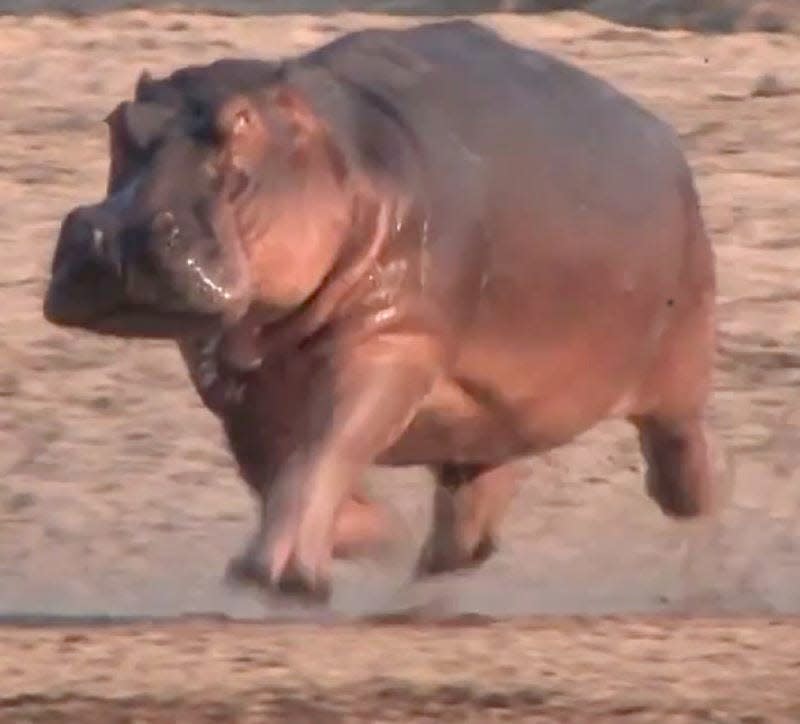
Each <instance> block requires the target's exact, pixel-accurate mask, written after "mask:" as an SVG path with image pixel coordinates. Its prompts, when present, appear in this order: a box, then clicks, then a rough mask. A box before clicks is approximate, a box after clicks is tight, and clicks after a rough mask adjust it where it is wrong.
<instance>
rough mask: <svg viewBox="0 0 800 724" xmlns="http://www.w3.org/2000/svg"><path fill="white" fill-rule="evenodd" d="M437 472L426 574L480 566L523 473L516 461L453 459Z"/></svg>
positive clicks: (423, 561) (422, 566)
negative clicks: (481, 462) (463, 461)
mask: <svg viewBox="0 0 800 724" xmlns="http://www.w3.org/2000/svg"><path fill="white" fill-rule="evenodd" d="M435 473H436V476H437V483H438V484H437V486H436V491H435V496H434V505H433V525H432V528H431V531H430V533H429V535H428V539H427V541H426V543H425V545H424V546H423V549H422V553H421V555H420V559H419V562H418V564H417V574H418V575H420V576H424V575H432V574H436V573H444V572H447V571H454V570H458V569H460V568H469V567H472V566H477V565H480V564H481V563H483V561H485V560H486V559H487V558H488V557H489V556H490V555H492V553H493V552H494V550H495V541H496V535H497V530H498V528H499V526H500V523H501V521H502V519H503V516H504V515H505V513H506V510H507V509H508V506H509V504H510V503H511V500H512V499H513V497H514V496H515V494H516V493H517V490H518V489H519V485H520V477H521V475H520V471H519V468H518V467H517V466H516V465H514V464H512V463H508V464H505V465H500V466H497V467H491V466H486V465H476V464H455V463H448V464H444V465H441V466H438V467H437V468H435Z"/></svg>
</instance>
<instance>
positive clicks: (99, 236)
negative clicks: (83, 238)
mask: <svg viewBox="0 0 800 724" xmlns="http://www.w3.org/2000/svg"><path fill="white" fill-rule="evenodd" d="M92 248H93V249H94V251H95V253H96V254H100V255H101V256H102V255H103V254H105V251H106V237H105V234H104V233H103V231H102V230H101V229H98V228H97V227H94V228H93V229H92Z"/></svg>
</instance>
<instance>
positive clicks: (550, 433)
mask: <svg viewBox="0 0 800 724" xmlns="http://www.w3.org/2000/svg"><path fill="white" fill-rule="evenodd" d="M596 281H597V280H595V282H596ZM661 296H662V295H661V294H660V293H659V294H652V293H650V292H649V291H648V290H647V289H645V288H642V289H641V290H640V292H639V293H638V294H627V293H623V292H619V291H618V290H616V289H615V288H614V287H613V286H612V285H609V286H608V288H607V293H606V294H605V295H602V296H600V297H599V298H598V297H587V298H586V299H583V300H581V299H577V300H576V299H573V300H569V299H557V298H555V297H553V298H545V299H542V298H541V297H539V298H536V297H535V296H533V297H532V296H531V295H530V294H528V295H527V297H524V296H519V297H517V298H515V297H514V295H513V294H512V295H508V296H506V297H503V296H502V295H498V296H497V297H495V298H494V300H492V299H491V298H487V301H486V302H484V304H485V311H480V310H479V313H478V315H477V317H476V320H475V322H474V324H473V325H472V328H471V332H470V334H469V335H467V336H466V337H465V338H464V340H463V342H462V343H461V350H460V354H459V355H458V358H457V362H456V364H455V366H454V368H453V369H452V370H450V371H449V374H447V375H445V376H443V377H442V378H440V380H439V381H438V382H437V383H436V385H435V386H434V388H433V390H432V391H431V393H430V394H429V395H428V397H427V398H426V400H425V402H424V403H423V405H422V406H421V408H420V409H419V411H418V412H417V414H416V416H415V418H414V419H413V420H412V422H411V424H410V425H409V426H408V427H407V428H406V430H405V432H404V434H403V435H402V437H401V438H400V439H399V440H398V441H397V442H396V443H395V444H394V445H393V446H392V447H391V448H390V449H389V450H387V451H386V452H385V453H384V455H383V456H382V462H384V463H385V464H390V465H401V464H422V463H431V462H437V461H464V462H487V463H489V462H492V461H500V460H503V459H507V458H508V457H509V456H516V455H525V454H530V453H535V452H540V451H543V450H547V449H551V448H554V447H557V446H559V445H562V444H564V443H566V442H569V441H570V440H571V439H573V438H574V437H576V436H577V435H579V434H581V433H583V432H585V431H586V430H588V429H589V428H591V427H592V426H593V425H595V424H596V423H598V422H599V421H601V420H603V419H605V418H608V417H615V416H627V415H631V414H634V413H636V412H637V411H638V410H637V393H638V390H639V387H640V386H641V385H642V384H643V381H644V379H645V376H646V374H647V372H648V371H649V370H650V368H651V366H652V364H653V363H654V362H655V360H656V358H657V357H658V353H659V349H660V344H661V341H662V339H663V336H664V334H665V333H666V332H667V331H668V328H669V323H670V313H671V310H670V308H669V307H668V306H667V305H666V304H662V303H661ZM492 305H494V306H492Z"/></svg>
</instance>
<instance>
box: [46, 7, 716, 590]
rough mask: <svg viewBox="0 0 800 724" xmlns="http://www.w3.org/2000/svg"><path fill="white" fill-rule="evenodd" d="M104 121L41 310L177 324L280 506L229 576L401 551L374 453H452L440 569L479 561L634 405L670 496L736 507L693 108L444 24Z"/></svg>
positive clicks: (149, 101)
mask: <svg viewBox="0 0 800 724" xmlns="http://www.w3.org/2000/svg"><path fill="white" fill-rule="evenodd" d="M108 126H109V132H110V133H109V135H110V169H109V182H108V188H107V195H106V198H105V199H103V200H102V201H100V202H98V203H96V204H93V205H88V206H83V207H79V208H78V209H75V210H73V211H71V212H70V213H69V214H68V215H67V216H66V217H65V220H64V223H63V224H62V227H61V230H60V235H59V239H58V241H57V244H56V248H55V251H54V256H53V264H52V279H51V283H50V286H49V289H48V292H47V295H46V299H45V301H44V314H45V316H46V318H47V319H49V320H50V321H51V322H52V323H54V324H59V325H63V326H71V327H74V328H76V329H82V330H86V331H91V332H95V333H103V334H115V335H122V336H133V337H141V338H154V337H169V338H172V339H175V341H176V343H177V344H178V346H179V349H180V351H181V353H182V355H183V358H184V360H185V361H186V364H187V368H188V371H189V375H190V378H191V380H192V382H193V384H194V385H195V387H196V389H197V391H198V393H199V394H200V396H201V397H202V399H203V401H204V402H205V404H206V405H207V406H208V407H209V409H211V410H212V411H213V412H214V414H216V415H217V416H218V417H219V419H220V422H221V424H222V425H223V427H224V429H225V432H226V435H227V438H228V441H229V444H230V447H231V450H232V452H233V454H234V457H235V458H236V461H237V464H238V467H239V470H240V472H241V475H242V477H243V478H244V480H245V481H246V482H247V484H248V485H249V486H250V488H251V489H252V490H253V492H254V494H255V496H256V499H257V501H258V505H259V510H260V524H259V526H258V527H257V530H256V531H255V533H254V535H253V538H252V540H251V542H250V544H249V545H248V546H247V547H246V549H245V551H244V552H243V553H242V555H241V556H239V557H237V558H236V559H235V560H233V561H232V562H231V564H230V566H229V568H228V571H227V575H228V577H229V579H230V580H231V581H235V582H238V583H243V584H253V585H256V586H258V587H259V588H260V589H261V590H263V591H265V592H270V593H272V594H284V595H293V596H296V595H300V596H304V597H309V598H311V599H314V600H327V598H328V596H329V595H330V568H331V561H332V559H333V558H334V557H336V556H351V555H357V554H358V555H360V554H363V553H365V552H371V553H375V552H378V551H381V552H386V551H390V550H392V546H393V545H394V544H395V543H396V542H397V541H398V540H401V539H402V536H403V532H402V526H401V524H400V523H399V521H398V520H397V519H396V518H395V517H394V516H393V515H392V514H391V513H390V511H387V510H386V509H384V508H383V507H382V506H381V505H380V503H378V502H377V501H375V500H373V499H371V498H370V497H369V496H367V495H366V494H365V493H364V491H363V490H362V489H361V487H360V485H361V479H362V477H363V474H364V472H365V470H366V469H367V468H368V467H369V466H370V465H373V464H381V465H392V466H406V465H426V466H428V467H429V468H430V469H431V470H432V471H433V472H434V474H435V476H436V479H437V487H436V493H435V503H434V516H433V520H432V524H431V530H430V534H429V536H428V539H427V541H426V543H425V546H424V548H423V551H422V553H421V554H420V558H419V562H418V565H417V569H416V572H417V574H418V575H431V574H435V573H441V572H446V571H452V570H456V569H459V568H465V567H469V566H474V565H479V564H480V563H481V562H482V561H484V560H485V559H486V558H487V557H489V556H490V555H491V554H492V552H493V551H494V550H495V547H496V541H497V536H498V531H499V529H500V526H501V523H502V519H503V516H504V514H505V512H506V511H507V509H508V507H509V506H510V505H511V504H512V502H513V499H514V496H515V494H516V491H517V489H518V486H519V484H520V476H521V471H522V466H521V465H520V461H521V460H522V459H523V458H524V457H525V456H527V455H530V454H535V453H537V452H541V451H543V450H547V449H551V448H553V447H557V446H560V445H564V444H566V443H568V442H569V441H570V440H572V439H573V438H575V437H576V436H577V435H580V434H581V433H582V432H584V431H586V430H588V429H590V428H591V427H593V426H594V425H595V424H597V423H598V422H600V421H602V420H604V419H608V418H624V419H627V420H629V421H630V422H631V423H632V427H633V429H634V430H635V431H636V432H637V434H638V435H639V438H640V441H641V446H642V453H643V458H644V460H645V462H646V466H647V472H646V489H647V492H648V494H649V495H650V496H651V497H652V498H653V499H654V500H655V502H656V503H657V504H658V505H659V506H660V508H661V509H662V510H663V512H664V513H665V514H666V515H669V516H673V517H691V516H696V515H702V514H707V513H710V512H712V511H714V510H716V509H717V508H718V506H719V504H720V499H719V494H718V492H717V488H716V486H715V481H714V478H713V475H712V470H711V463H710V460H711V458H710V452H709V444H710V442H709V435H710V430H709V428H708V425H707V422H706V408H707V404H708V400H709V395H710V390H711V367H712V357H713V346H714V299H715V271H714V255H713V252H712V249H711V246H710V243H709V239H708V236H707V234H706V232H705V229H704V226H703V221H702V218H701V214H700V209H699V203H698V198H697V194H696V191H695V188H694V184H693V181H692V176H691V173H690V170H689V168H688V165H687V163H686V160H685V158H684V156H683V154H682V152H681V150H680V147H679V144H678V142H677V140H676V137H675V134H674V133H673V132H672V131H671V129H670V128H669V127H668V126H667V125H666V124H664V123H663V122H662V121H660V120H658V119H657V118H655V117H654V116H653V115H652V114H650V113H649V112H648V111H646V110H645V109H643V108H642V107H640V106H639V105H638V104H636V103H635V102H634V101H632V100H631V99H630V98H628V97H626V96H624V95H623V94H621V93H619V92H618V91H617V90H615V89H614V88H612V87H611V86H610V85H608V84H607V83H605V82H604V81H602V80H600V79H598V78H595V77H593V76H590V75H588V74H586V73H584V72H583V71H580V70H578V69H576V68H574V67H572V66H570V65H567V64H565V63H563V62H561V61H559V60H557V59H555V58H553V57H551V56H549V55H547V54H544V53H540V52H538V51H532V50H525V49H522V48H519V47H517V46H515V45H513V44H511V43H508V42H506V41H504V40H502V39H501V38H500V37H499V36H497V35H495V34H494V33H492V32H490V31H488V30H485V29H483V28H481V27H480V26H478V25H475V24H473V23H469V22H463V21H455V22H443V23H433V24H429V25H422V26H419V27H417V28H414V29H410V30H398V31H393V30H367V31H362V32H358V33H351V34H348V35H345V36H343V37H342V38H340V39H338V40H336V41H334V42H332V43H329V44H326V45H324V46H322V47H320V48H318V49H316V50H314V51H312V52H310V53H307V54H305V55H302V56H299V57H296V58H287V59H284V60H282V61H280V62H276V63H269V62H262V61H257V60H221V61H218V62H216V63H212V64H210V65H206V66H192V67H188V68H182V69H179V70H177V71H176V72H175V73H173V74H172V75H170V76H168V77H166V78H163V79H160V80H155V79H153V78H151V77H149V76H147V75H144V76H143V77H142V78H141V79H140V81H139V83H138V85H137V88H136V91H135V94H134V97H133V99H132V100H130V101H124V102H123V103H121V104H120V105H119V106H118V107H117V108H116V109H114V110H113V111H112V113H111V114H110V116H109V118H108Z"/></svg>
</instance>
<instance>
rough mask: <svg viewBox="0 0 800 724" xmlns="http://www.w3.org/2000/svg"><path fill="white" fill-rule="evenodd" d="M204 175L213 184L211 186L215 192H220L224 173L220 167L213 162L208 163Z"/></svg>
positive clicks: (205, 165) (204, 166)
mask: <svg viewBox="0 0 800 724" xmlns="http://www.w3.org/2000/svg"><path fill="white" fill-rule="evenodd" d="M203 175H204V176H205V177H206V178H207V179H208V181H209V182H210V183H211V186H212V188H213V189H214V191H219V187H220V185H221V182H222V173H221V172H220V169H219V166H218V165H217V164H216V163H214V162H213V161H208V162H207V163H204V164H203Z"/></svg>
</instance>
